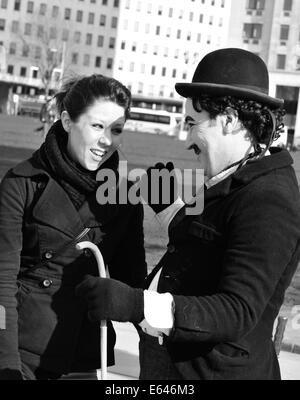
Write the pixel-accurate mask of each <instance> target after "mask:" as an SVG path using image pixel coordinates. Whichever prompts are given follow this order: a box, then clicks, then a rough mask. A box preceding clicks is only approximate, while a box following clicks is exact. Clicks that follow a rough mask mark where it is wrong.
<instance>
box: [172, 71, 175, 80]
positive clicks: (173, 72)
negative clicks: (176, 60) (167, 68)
mask: <svg viewBox="0 0 300 400" xmlns="http://www.w3.org/2000/svg"><path fill="white" fill-rule="evenodd" d="M172 78H176V69H173V71H172Z"/></svg>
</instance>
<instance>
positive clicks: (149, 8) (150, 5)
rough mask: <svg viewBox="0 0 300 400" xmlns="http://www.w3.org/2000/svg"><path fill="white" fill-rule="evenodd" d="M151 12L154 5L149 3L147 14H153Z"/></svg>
mask: <svg viewBox="0 0 300 400" xmlns="http://www.w3.org/2000/svg"><path fill="white" fill-rule="evenodd" d="M151 11H152V4H151V3H148V8H147V13H148V14H151Z"/></svg>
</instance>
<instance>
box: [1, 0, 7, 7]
mask: <svg viewBox="0 0 300 400" xmlns="http://www.w3.org/2000/svg"><path fill="white" fill-rule="evenodd" d="M1 8H7V0H1Z"/></svg>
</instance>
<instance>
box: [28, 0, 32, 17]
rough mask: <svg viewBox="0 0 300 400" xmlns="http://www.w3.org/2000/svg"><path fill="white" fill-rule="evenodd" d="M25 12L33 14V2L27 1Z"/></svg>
mask: <svg viewBox="0 0 300 400" xmlns="http://www.w3.org/2000/svg"><path fill="white" fill-rule="evenodd" d="M27 12H28V13H29V14H32V13H33V1H28V3H27Z"/></svg>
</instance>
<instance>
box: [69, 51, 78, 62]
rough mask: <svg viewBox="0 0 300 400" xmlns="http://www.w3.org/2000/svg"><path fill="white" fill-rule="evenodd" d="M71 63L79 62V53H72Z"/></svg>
mask: <svg viewBox="0 0 300 400" xmlns="http://www.w3.org/2000/svg"><path fill="white" fill-rule="evenodd" d="M71 63H72V64H78V53H72V55H71Z"/></svg>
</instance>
